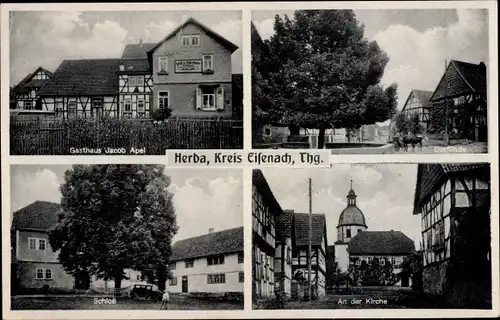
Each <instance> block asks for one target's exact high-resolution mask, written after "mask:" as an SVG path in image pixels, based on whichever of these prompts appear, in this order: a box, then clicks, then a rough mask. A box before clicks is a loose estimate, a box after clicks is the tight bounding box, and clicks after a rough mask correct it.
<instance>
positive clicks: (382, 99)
mask: <svg viewBox="0 0 500 320" xmlns="http://www.w3.org/2000/svg"><path fill="white" fill-rule="evenodd" d="M251 19H252V22H251V42H252V144H253V148H258V149H264V148H275V149H278V148H299V149H307V148H318V149H328V150H331V153H332V154H394V153H404V154H407V153H410V152H411V153H424V154H428V153H468V154H471V153H487V152H488V101H487V100H488V97H487V91H488V90H487V84H488V83H489V82H488V81H487V75H488V66H489V42H488V40H489V32H488V31H489V22H488V9H467V8H464V9H397V10H396V9H391V10H389V9H377V10H373V9H371V10H369V9H360V10H326V9H324V10H295V11H294V10H281V11H268V10H266V11H264V10H257V11H252V18H251Z"/></svg>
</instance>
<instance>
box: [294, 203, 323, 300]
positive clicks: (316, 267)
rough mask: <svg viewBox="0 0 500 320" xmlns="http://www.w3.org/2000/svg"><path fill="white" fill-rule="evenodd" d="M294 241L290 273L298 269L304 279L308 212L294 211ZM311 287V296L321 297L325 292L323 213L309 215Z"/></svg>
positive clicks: (306, 269) (295, 272) (307, 245)
mask: <svg viewBox="0 0 500 320" xmlns="http://www.w3.org/2000/svg"><path fill="white" fill-rule="evenodd" d="M293 225H294V233H295V243H294V247H293V250H292V273H293V274H294V275H295V274H297V272H298V271H299V270H300V272H301V273H302V274H303V276H304V278H305V279H309V274H308V272H309V271H308V264H307V260H308V259H307V258H308V254H307V253H308V250H309V249H308V247H309V214H308V213H294V222H293ZM311 227H312V229H311V236H312V238H311V257H310V258H311V287H312V294H313V297H318V298H321V297H323V296H324V295H325V294H326V274H327V269H326V252H327V243H328V242H327V235H326V220H325V215H324V214H312V215H311Z"/></svg>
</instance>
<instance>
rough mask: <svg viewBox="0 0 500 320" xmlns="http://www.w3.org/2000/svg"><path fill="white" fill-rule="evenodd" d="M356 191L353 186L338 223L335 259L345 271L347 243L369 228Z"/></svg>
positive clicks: (347, 257)
mask: <svg viewBox="0 0 500 320" xmlns="http://www.w3.org/2000/svg"><path fill="white" fill-rule="evenodd" d="M356 198H357V196H356V193H355V192H354V190H353V188H352V180H351V189H350V190H349V192H348V194H347V206H346V208H345V209H344V210H343V211H342V213H341V214H340V217H339V223H338V224H337V241H336V242H335V260H336V262H337V266H338V268H339V269H340V270H342V271H345V270H347V268H348V267H349V253H348V252H347V245H348V244H349V241H350V240H351V239H352V238H353V237H354V236H356V235H357V234H358V233H360V232H362V231H365V230H366V229H368V226H367V225H366V222H365V216H364V215H363V212H361V210H359V208H358V207H357V206H356Z"/></svg>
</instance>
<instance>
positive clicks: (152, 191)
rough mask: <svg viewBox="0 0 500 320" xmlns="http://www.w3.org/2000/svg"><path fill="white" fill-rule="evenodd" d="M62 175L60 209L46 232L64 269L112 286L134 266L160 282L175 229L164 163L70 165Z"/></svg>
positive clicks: (162, 279)
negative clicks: (107, 282)
mask: <svg viewBox="0 0 500 320" xmlns="http://www.w3.org/2000/svg"><path fill="white" fill-rule="evenodd" d="M64 178H65V182H64V183H63V184H62V185H61V187H60V190H61V194H62V200H61V207H62V210H61V213H60V214H59V218H58V223H57V225H56V226H55V228H54V229H52V230H51V231H50V233H49V242H50V245H51V246H52V248H53V249H54V250H55V251H59V261H60V262H61V263H62V265H63V267H64V269H65V270H66V271H67V272H68V273H70V274H73V275H77V274H82V273H87V274H89V275H94V276H96V277H97V278H99V279H106V280H107V279H113V280H114V282H115V288H120V287H121V281H122V279H127V277H126V275H125V273H124V270H125V269H133V270H136V271H139V272H141V274H142V275H143V277H144V278H146V279H147V280H148V281H150V282H151V283H155V284H157V285H158V287H159V288H160V289H162V288H164V285H165V281H166V280H167V277H168V272H169V269H168V264H169V260H170V256H171V254H172V250H171V249H172V247H171V243H172V237H173V236H174V235H175V234H176V233H177V229H178V227H177V223H176V216H175V210H174V207H173V202H172V197H173V194H172V193H170V192H169V191H167V188H168V186H169V185H170V178H169V177H167V176H166V175H165V174H164V167H163V166H159V165H75V166H73V168H72V169H71V170H68V171H66V173H65V177H64Z"/></svg>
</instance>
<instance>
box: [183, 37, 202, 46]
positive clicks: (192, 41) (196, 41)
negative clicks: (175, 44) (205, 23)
mask: <svg viewBox="0 0 500 320" xmlns="http://www.w3.org/2000/svg"><path fill="white" fill-rule="evenodd" d="M181 41H182V46H183V47H198V46H199V45H200V35H184V36H182V37H181Z"/></svg>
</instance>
